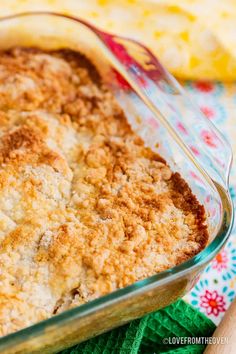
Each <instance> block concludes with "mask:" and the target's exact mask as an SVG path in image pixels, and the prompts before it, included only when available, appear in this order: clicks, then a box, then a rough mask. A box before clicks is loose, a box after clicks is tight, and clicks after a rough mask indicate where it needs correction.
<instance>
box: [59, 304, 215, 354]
mask: <svg viewBox="0 0 236 354" xmlns="http://www.w3.org/2000/svg"><path fill="white" fill-rule="evenodd" d="M214 330H215V324H214V323H213V322H212V321H211V320H210V319H208V318H207V317H206V316H205V315H204V314H202V313H201V312H199V311H198V310H196V309H195V308H193V307H192V306H191V305H189V304H187V303H186V302H185V301H183V300H179V301H177V302H175V303H174V304H171V305H170V306H168V307H166V308H164V309H161V310H159V311H157V312H154V313H152V314H150V315H147V316H145V317H143V318H141V319H138V320H135V321H133V322H131V323H129V324H127V325H125V326H122V327H120V328H116V329H114V330H112V331H110V332H108V333H105V334H102V335H100V336H98V337H95V338H92V339H90V340H88V341H86V342H83V343H81V344H78V345H77V346H75V347H73V348H70V349H67V350H64V351H63V352H61V354H138V353H145V354H162V353H168V354H200V353H203V351H204V348H205V345H203V344H193V345H190V344H186V345H184V344H182V345H174V344H163V343H165V338H173V337H177V338H180V337H210V336H211V335H212V333H213V332H214ZM167 341H168V340H167Z"/></svg>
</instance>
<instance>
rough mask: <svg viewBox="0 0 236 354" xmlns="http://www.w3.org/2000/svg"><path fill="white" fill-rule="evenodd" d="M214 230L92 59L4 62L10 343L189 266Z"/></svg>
mask: <svg viewBox="0 0 236 354" xmlns="http://www.w3.org/2000/svg"><path fill="white" fill-rule="evenodd" d="M204 221H205V217H204V209H203V207H202V206H200V205H199V204H198V202H197V200H196V198H195V197H194V196H193V195H192V193H191V190H190V189H189V187H188V185H187V184H186V183H185V182H184V181H183V180H182V179H181V177H180V176H179V174H177V173H172V172H171V170H170V168H169V167H168V166H167V165H166V163H165V161H164V160H163V159H162V158H161V157H160V156H159V155H158V154H156V153H154V152H153V151H151V150H150V149H149V148H147V147H145V146H144V143H143V141H142V140H141V138H139V137H138V136H137V135H136V134H135V133H134V132H133V131H132V129H131V127H130V125H129V123H128V122H127V120H126V117H125V115H124V113H123V112H122V110H121V108H120V107H119V106H118V104H117V103H116V101H115V99H114V98H113V96H112V94H111V93H110V91H109V90H108V89H107V88H106V87H105V86H104V84H103V83H102V82H101V79H100V77H99V76H98V74H97V72H96V70H95V69H94V67H93V65H92V64H91V63H90V62H89V61H88V60H87V59H86V58H85V57H83V56H82V55H80V54H78V53H75V52H72V51H68V50H61V51H55V52H43V51H40V50H36V49H24V48H14V49H12V50H9V51H5V52H1V54H0V269H1V272H0V289H1V290H0V334H1V335H5V334H7V333H10V332H13V331H16V330H18V329H21V328H23V327H25V326H29V325H31V324H33V323H35V322H37V321H40V320H42V319H45V318H48V317H50V316H52V315H53V314H55V313H58V312H61V311H62V310H64V309H67V308H70V307H71V306H76V305H79V304H82V303H84V302H87V301H89V300H92V299H94V298H97V297H99V296H102V295H104V294H107V293H109V292H111V291H113V290H115V289H118V288H121V287H124V286H126V285H128V284H131V283H133V282H135V281H137V280H139V279H143V278H145V277H148V276H151V275H153V274H155V273H157V272H160V271H162V270H165V269H167V268H169V267H173V266H174V265H176V264H178V263H180V262H183V261H184V260H187V259H188V258H190V257H192V256H193V255H195V254H196V253H198V252H199V251H200V250H201V249H202V248H203V247H204V246H205V244H206V242H207V229H206V226H205V224H204Z"/></svg>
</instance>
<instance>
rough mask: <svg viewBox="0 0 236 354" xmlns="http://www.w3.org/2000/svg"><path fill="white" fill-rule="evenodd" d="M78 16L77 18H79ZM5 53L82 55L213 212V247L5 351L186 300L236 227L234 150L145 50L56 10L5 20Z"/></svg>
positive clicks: (1, 29)
mask: <svg viewBox="0 0 236 354" xmlns="http://www.w3.org/2000/svg"><path fill="white" fill-rule="evenodd" d="M78 15H79V14H78ZM0 36H1V37H0V38H1V41H0V48H1V49H7V48H10V47H13V46H26V47H40V48H44V49H59V48H70V49H73V50H78V51H80V52H82V53H84V54H85V55H86V56H87V57H88V58H89V59H90V60H91V61H92V62H93V63H94V64H95V66H96V67H97V69H98V71H99V72H100V74H101V75H102V77H103V79H104V80H105V82H106V83H107V85H108V86H109V87H110V89H111V90H112V92H113V93H114V95H115V96H116V98H117V100H118V102H119V103H120V105H121V107H122V108H123V109H124V111H125V113H126V116H127V118H128V120H129V122H130V124H131V125H132V127H133V129H134V130H135V131H136V132H137V133H138V134H139V135H140V136H142V138H143V139H144V141H145V143H146V144H147V145H149V146H151V147H152V148H153V149H154V150H156V151H157V152H158V153H159V154H160V155H161V156H162V157H164V158H165V160H166V161H167V162H168V164H169V165H170V166H171V168H172V170H173V171H178V172H180V174H181V176H182V177H183V178H184V179H185V180H186V181H187V182H188V184H189V186H190V187H191V189H192V191H193V193H194V194H195V195H196V196H197V199H198V200H199V201H200V203H201V204H203V205H204V207H205V210H206V213H207V223H208V229H209V237H210V239H209V244H208V246H207V247H206V248H205V249H204V250H203V251H202V252H200V253H199V254H198V255H196V256H195V257H193V258H192V259H190V260H188V261H187V262H185V263H182V264H180V265H178V266H176V267H174V268H172V269H168V270H167V271H164V272H161V273H159V274H157V275H154V276H152V277H150V278H147V279H144V280H142V281H139V282H136V283H134V284H133V285H131V286H128V287H126V288H124V289H121V290H117V291H115V292H113V293H111V294H109V295H107V296H104V297H101V298H99V299H97V300H94V301H91V302H89V303H87V304H85V305H81V306H79V307H76V308H74V309H72V310H68V311H65V312H63V313H62V314H60V315H56V316H54V317H52V318H50V319H48V320H45V321H43V322H40V323H38V324H35V325H33V326H31V327H28V328H26V329H23V330H21V331H18V332H16V333H13V334H10V335H8V336H5V337H2V338H1V339H0V352H1V353H8V354H10V353H42V352H43V353H51V352H58V351H59V350H61V349H64V348H66V347H69V346H72V345H73V344H76V343H79V342H81V341H84V340H86V339H88V338H90V337H93V336H95V335H98V334H100V333H102V332H104V331H107V330H109V329H111V328H114V327H116V326H120V325H123V324H125V323H126V322H128V321H131V320H133V319H135V318H137V317H140V316H143V315H145V314H147V313H149V312H151V311H154V310H157V309H159V308H162V307H164V306H167V305H168V304H170V303H171V302H173V301H175V300H177V299H178V298H179V297H182V296H183V295H184V294H185V293H186V292H187V291H189V290H190V289H191V287H192V286H193V285H194V284H195V282H196V280H197V278H198V276H199V274H200V273H201V272H202V270H203V269H204V267H205V266H206V265H207V264H208V263H209V262H210V261H211V259H212V258H213V257H214V256H215V255H216V254H217V252H219V250H220V249H221V247H222V246H223V245H224V243H225V242H226V240H227V238H228V236H229V234H230V230H231V227H232V223H233V209H232V202H231V199H230V195H229V193H228V176H229V171H230V165H231V160H232V153H231V149H230V146H229V144H228V142H227V141H225V139H224V138H223V137H222V135H221V134H220V133H219V132H218V131H217V129H216V128H215V127H214V126H213V125H212V123H211V122H209V121H208V120H207V119H205V117H204V116H203V115H202V114H201V113H200V112H199V110H198V109H197V108H196V107H195V106H194V105H193V104H192V103H191V101H190V99H189V98H188V97H187V95H186V93H184V92H183V90H182V89H181V87H180V86H179V85H178V83H177V82H176V81H175V79H174V78H173V77H171V76H170V74H169V73H167V72H166V70H165V69H164V68H163V67H162V65H161V64H160V63H159V62H158V60H157V58H155V57H154V56H153V55H152V53H151V52H150V51H149V50H148V49H147V48H145V47H144V46H143V45H141V44H139V43H137V42H135V41H133V40H130V39H127V38H121V37H118V36H115V35H110V34H108V33H104V32H102V31H100V30H98V29H97V28H95V27H94V26H92V25H90V24H88V23H86V22H84V21H83V20H79V19H78V18H72V17H69V16H65V15H61V14H55V13H45V12H44V13H43V12H41V13H25V14H18V15H14V16H10V17H6V18H2V19H0Z"/></svg>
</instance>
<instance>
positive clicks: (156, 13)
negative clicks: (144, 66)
mask: <svg viewBox="0 0 236 354" xmlns="http://www.w3.org/2000/svg"><path fill="white" fill-rule="evenodd" d="M0 6H1V16H4V15H7V14H11V13H14V12H20V11H26V10H51V11H60V12H63V13H66V14H72V15H75V16H79V17H82V18H84V19H86V20H89V21H91V22H93V23H94V24H96V25H97V26H99V27H100V28H103V29H104V30H107V31H110V32H114V33H117V34H122V35H126V36H130V37H132V38H135V39H138V40H140V41H142V42H144V43H145V44H146V45H147V46H148V47H149V48H150V49H152V50H153V52H154V53H155V54H156V55H157V56H158V57H159V59H160V60H161V61H162V62H163V63H164V65H165V66H166V67H167V68H168V69H169V70H170V71H171V72H172V73H173V74H174V75H176V76H177V77H179V78H184V79H198V80H224V81H232V80H234V79H236V1H235V0H40V1H39V0H1V4H0Z"/></svg>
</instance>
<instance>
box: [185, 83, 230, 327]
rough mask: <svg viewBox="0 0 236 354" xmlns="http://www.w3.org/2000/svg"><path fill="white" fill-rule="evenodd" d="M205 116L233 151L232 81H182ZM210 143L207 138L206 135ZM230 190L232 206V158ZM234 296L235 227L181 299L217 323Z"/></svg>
mask: <svg viewBox="0 0 236 354" xmlns="http://www.w3.org/2000/svg"><path fill="white" fill-rule="evenodd" d="M182 84H184V86H185V89H186V90H187V91H188V92H189V93H190V94H191V95H192V98H193V99H194V101H195V102H196V103H197V104H198V105H199V107H200V109H201V110H202V112H203V113H204V114H205V115H206V117H207V118H208V119H210V120H212V122H213V123H214V124H215V125H216V126H217V127H218V128H219V129H220V130H221V131H222V132H223V133H224V134H225V136H226V137H227V139H228V140H229V141H230V143H231V145H232V148H233V152H234V155H235V154H236V118H235V112H236V84H227V85H224V84H222V83H221V82H218V83H210V82H194V81H187V82H184V83H182ZM206 139H208V143H209V144H211V139H210V137H206ZM230 193H231V196H232V198H233V202H234V205H235V207H236V162H235V161H234V163H233V167H232V172H231V181H230ZM235 295H236V227H235V226H234V228H233V232H232V234H231V236H230V239H229V241H228V243H227V244H226V246H225V248H224V249H223V250H222V251H221V252H220V253H219V254H218V255H217V256H216V257H215V259H214V260H213V261H212V262H211V264H210V265H209V266H208V267H207V268H206V269H205V271H204V273H203V274H202V276H201V277H200V280H199V281H198V283H197V285H196V286H195V287H194V288H193V289H192V291H191V292H190V293H189V294H187V295H186V296H185V300H187V301H188V302H189V303H191V304H192V305H193V306H194V307H196V308H198V309H199V310H200V311H201V312H203V313H204V314H205V315H207V316H208V317H210V318H211V319H212V320H213V322H215V323H216V324H218V323H219V322H220V320H221V318H222V317H223V315H224V313H225V311H226V310H227V308H228V307H229V305H230V303H231V302H232V300H233V299H234V297H235Z"/></svg>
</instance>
